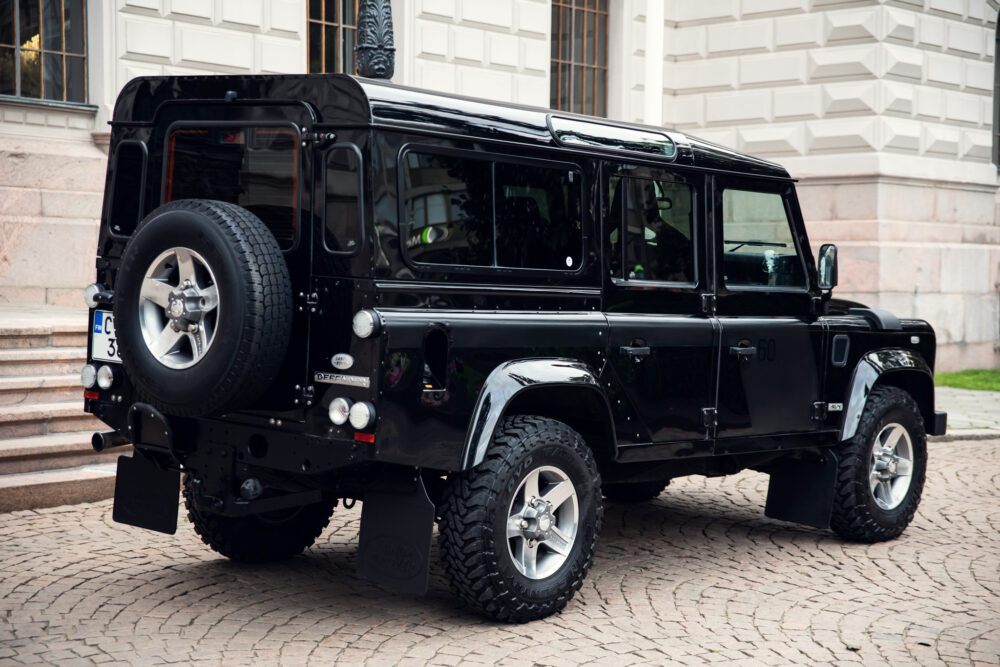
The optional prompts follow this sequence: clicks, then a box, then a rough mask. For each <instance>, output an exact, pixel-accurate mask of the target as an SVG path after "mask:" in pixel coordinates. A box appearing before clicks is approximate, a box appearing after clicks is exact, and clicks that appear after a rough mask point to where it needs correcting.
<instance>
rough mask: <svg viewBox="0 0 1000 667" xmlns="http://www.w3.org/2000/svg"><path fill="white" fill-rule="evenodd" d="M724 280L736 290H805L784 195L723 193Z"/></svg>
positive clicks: (738, 191)
mask: <svg viewBox="0 0 1000 667" xmlns="http://www.w3.org/2000/svg"><path fill="white" fill-rule="evenodd" d="M722 238H723V249H722V250H723V264H722V268H723V280H724V281H725V284H726V285H727V286H735V287H805V286H806V276H805V270H804V269H803V268H802V261H801V259H800V258H799V255H798V252H797V250H796V248H795V239H794V237H793V236H792V229H791V224H790V221H789V219H788V213H787V211H786V209H785V204H784V200H783V199H782V197H781V195H780V194H778V193H774V192H753V191H751V190H735V189H726V190H723V192H722Z"/></svg>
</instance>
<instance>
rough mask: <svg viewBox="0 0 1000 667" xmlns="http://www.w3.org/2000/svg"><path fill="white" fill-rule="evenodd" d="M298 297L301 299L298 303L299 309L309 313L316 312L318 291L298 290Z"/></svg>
mask: <svg viewBox="0 0 1000 667" xmlns="http://www.w3.org/2000/svg"><path fill="white" fill-rule="evenodd" d="M299 299H301V300H302V302H303V303H302V304H301V305H299V311H300V312H305V311H308V312H310V313H315V312H316V306H317V305H318V304H319V293H318V292H308V293H307V292H299Z"/></svg>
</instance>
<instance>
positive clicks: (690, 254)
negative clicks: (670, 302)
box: [609, 178, 695, 283]
mask: <svg viewBox="0 0 1000 667" xmlns="http://www.w3.org/2000/svg"><path fill="white" fill-rule="evenodd" d="M609 220H610V223H611V224H610V228H611V232H610V236H611V247H612V256H613V257H614V261H613V262H612V275H616V276H618V277H620V278H625V279H627V280H655V281H663V282H686V283H690V282H695V263H694V241H693V239H694V236H693V225H694V218H693V196H692V190H691V186H689V185H687V184H686V183H675V182H673V181H667V180H650V179H642V178H627V179H612V182H611V216H610V217H609ZM621 220H624V223H625V225H624V233H623V232H622V225H621V224H620V222H619V221H621ZM623 237H624V240H625V244H624V248H623V247H622V245H621V239H622V238H623ZM623 252H624V260H625V264H624V270H623V269H622V266H621V258H622V253H623Z"/></svg>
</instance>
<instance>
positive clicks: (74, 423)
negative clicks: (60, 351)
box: [0, 397, 107, 440]
mask: <svg viewBox="0 0 1000 667" xmlns="http://www.w3.org/2000/svg"><path fill="white" fill-rule="evenodd" d="M106 428H107V427H106V426H105V425H104V423H103V422H101V421H100V420H98V419H97V418H96V417H94V416H92V415H90V414H87V413H86V412H84V411H83V398H82V397H81V398H80V399H79V400H75V401H60V402H57V403H32V404H29V405H5V406H2V407H0V440H3V439H6V438H25V437H29V436H33V435H46V434H48V433H68V432H70V431H87V430H91V431H96V430H101V429H106Z"/></svg>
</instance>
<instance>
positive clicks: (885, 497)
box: [830, 387, 927, 543]
mask: <svg viewBox="0 0 1000 667" xmlns="http://www.w3.org/2000/svg"><path fill="white" fill-rule="evenodd" d="M887 452H893V453H887ZM838 454H839V457H840V464H839V468H838V471H837V481H836V486H835V490H834V500H833V503H834V504H833V514H832V516H831V519H830V527H831V528H833V530H834V532H836V533H837V534H838V535H840V536H841V537H843V538H846V539H848V540H855V541H857V542H868V543H872V542H883V541H886V540H891V539H893V538H895V537H898V536H899V535H900V534H901V533H902V532H903V530H904V529H905V528H906V527H907V526H908V525H909V524H910V521H912V520H913V515H914V513H916V511H917V505H919V504H920V494H921V492H922V490H923V488H924V478H925V475H926V470H927V435H926V433H925V432H924V420H923V418H922V417H921V415H920V409H919V408H918V407H917V404H916V402H915V401H914V400H913V398H912V397H911V396H910V395H909V394H908V393H906V392H905V391H903V390H902V389H897V388H896V387H877V388H876V389H874V390H873V391H872V392H871V394H869V396H868V401H867V403H866V405H865V410H864V412H863V413H862V414H861V421H860V422H859V424H858V430H857V433H856V434H855V435H854V437H853V438H851V439H850V440H847V441H845V442H843V443H841V449H840V451H839V452H838ZM902 462H906V463H902ZM904 473H905V475H907V476H906V477H905V478H904Z"/></svg>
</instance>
